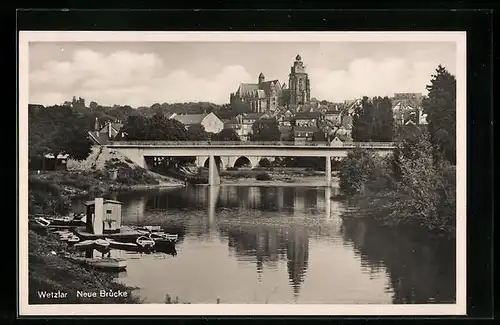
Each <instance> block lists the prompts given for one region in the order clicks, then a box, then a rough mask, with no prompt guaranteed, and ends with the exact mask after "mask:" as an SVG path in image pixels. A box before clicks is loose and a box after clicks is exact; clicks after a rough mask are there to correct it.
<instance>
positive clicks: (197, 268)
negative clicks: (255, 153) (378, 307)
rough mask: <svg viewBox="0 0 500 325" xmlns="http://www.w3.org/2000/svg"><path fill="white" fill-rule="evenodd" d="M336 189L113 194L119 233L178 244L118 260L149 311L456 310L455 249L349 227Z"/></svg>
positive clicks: (423, 238)
mask: <svg viewBox="0 0 500 325" xmlns="http://www.w3.org/2000/svg"><path fill="white" fill-rule="evenodd" d="M334 194H336V189H335V188H324V187H247V186H220V187H211V188H209V187H207V186H200V187H188V188H177V189H168V190H162V191H147V192H133V193H130V192H129V193H119V194H116V196H115V197H114V198H116V199H118V200H120V201H122V202H123V203H124V204H123V207H122V214H123V222H122V223H123V224H141V225H147V224H149V225H162V226H163V227H164V228H165V230H166V231H168V232H170V233H177V234H179V241H178V243H177V244H176V246H175V252H176V254H175V253H174V254H172V253H170V254H164V253H155V254H151V255H144V254H129V253H125V252H123V251H120V252H115V253H119V255H121V256H125V257H127V258H128V259H129V261H128V267H127V271H126V273H122V274H120V279H119V280H120V281H122V282H123V283H125V284H127V285H131V286H137V287H139V288H140V289H139V291H138V293H139V294H140V295H141V297H142V298H144V299H145V302H146V303H163V302H164V301H165V295H166V294H169V295H170V296H172V297H176V296H178V297H179V299H180V300H181V301H185V302H191V303H215V302H216V301H217V299H218V298H219V299H220V302H221V303H329V304H330V303H331V304H342V303H358V304H370V303H376V304H391V303H394V304H400V303H454V302H455V244H454V242H451V241H449V240H444V239H438V238H432V237H431V236H430V235H427V234H421V233H419V234H417V233H415V232H409V231H406V232H403V231H396V230H394V229H387V228H385V227H381V226H380V225H378V224H374V223H373V222H368V221H366V220H362V219H359V218H358V219H356V218H354V217H355V215H353V213H352V207H349V206H347V205H346V204H345V203H343V202H340V201H333V200H330V197H331V196H332V195H334Z"/></svg>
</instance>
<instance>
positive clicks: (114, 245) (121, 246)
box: [105, 238, 137, 250]
mask: <svg viewBox="0 0 500 325" xmlns="http://www.w3.org/2000/svg"><path fill="white" fill-rule="evenodd" d="M105 240H107V241H108V242H109V247H111V248H115V249H123V250H127V249H135V248H137V244H136V243H125V242H119V241H116V240H113V239H110V238H105Z"/></svg>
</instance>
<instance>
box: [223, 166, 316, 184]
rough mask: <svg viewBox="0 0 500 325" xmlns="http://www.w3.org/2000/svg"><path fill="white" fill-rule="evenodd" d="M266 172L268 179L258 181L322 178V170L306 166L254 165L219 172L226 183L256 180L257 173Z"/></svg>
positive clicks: (289, 181) (292, 181) (300, 180)
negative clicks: (253, 166) (248, 167)
mask: <svg viewBox="0 0 500 325" xmlns="http://www.w3.org/2000/svg"><path fill="white" fill-rule="evenodd" d="M263 174H267V175H268V176H269V179H261V180H260V181H271V180H272V181H278V182H286V183H295V182H303V181H304V180H310V181H313V182H317V181H321V180H324V177H325V172H324V171H315V170H312V169H308V168H281V167H256V168H252V169H231V170H225V171H221V172H220V173H219V175H220V177H221V178H222V180H224V181H226V183H230V182H231V181H238V180H250V179H253V180H256V178H258V176H259V175H263Z"/></svg>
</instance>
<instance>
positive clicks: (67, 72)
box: [30, 48, 441, 107]
mask: <svg viewBox="0 0 500 325" xmlns="http://www.w3.org/2000/svg"><path fill="white" fill-rule="evenodd" d="M363 53H366V51H365V52H363ZM352 57H353V58H352V59H349V60H347V61H344V62H345V64H343V65H342V66H341V67H340V66H338V65H337V66H336V67H334V66H331V65H330V66H329V65H325V64H320V63H319V62H318V60H316V62H314V60H312V58H311V60H312V61H310V62H309V64H307V66H308V72H309V76H310V79H311V97H316V98H318V99H326V100H331V101H344V100H346V99H354V98H356V97H360V96H364V95H366V96H385V95H389V96H390V95H392V94H393V93H394V92H422V93H425V92H426V90H425V86H426V85H427V84H428V83H429V81H430V79H431V75H432V74H433V73H434V70H435V68H436V67H437V66H438V64H440V63H441V62H439V61H438V58H439V57H440V56H439V55H432V56H430V58H429V55H427V56H424V55H422V56H421V57H420V58H409V57H407V56H400V55H393V57H388V56H384V57H380V56H374V55H372V56H367V57H357V58H356V57H355V56H352ZM434 58H436V59H434ZM182 61H186V62H188V63H187V64H184V65H181V63H179V62H182ZM246 61H248V62H250V63H248V62H247V64H251V63H252V62H254V61H253V59H252V58H247V60H246ZM246 61H245V60H243V59H242V64H244V62H246ZM221 62H222V61H216V60H214V58H210V56H198V57H197V59H195V60H194V61H193V60H189V59H186V60H183V58H180V59H179V60H174V59H172V58H170V59H167V58H165V57H164V56H161V57H160V56H159V55H158V54H157V52H150V53H148V52H146V53H144V52H140V51H137V52H134V51H127V50H120V51H110V52H109V53H105V52H102V51H94V50H91V49H88V48H86V49H81V48H80V49H75V50H74V51H73V52H72V53H71V55H70V56H68V57H66V58H65V59H64V61H63V60H61V59H60V60H59V61H58V60H55V59H52V60H49V61H45V62H44V63H43V64H41V65H38V66H39V67H38V68H36V69H34V70H33V71H31V72H30V102H31V103H39V104H43V105H54V104H61V103H63V102H64V101H66V100H70V99H71V98H72V97H73V96H77V97H78V96H79V97H83V98H85V99H86V100H87V102H90V101H96V102H98V103H99V104H102V105H114V104H121V105H131V106H133V107H137V106H150V105H152V104H154V103H164V102H170V103H173V102H189V101H209V102H213V103H218V104H223V103H227V102H229V94H230V93H231V92H234V91H236V89H237V87H238V85H239V83H241V82H255V81H256V74H255V71H251V73H250V72H249V70H248V65H247V66H243V65H238V64H235V65H227V64H226V65H224V64H222V63H221ZM306 63H307V62H306ZM284 64H285V65H286V63H284ZM273 67H274V66H273ZM277 77H278V78H279V76H277ZM284 77H285V79H287V78H286V73H285V76H284ZM280 79H281V78H280Z"/></svg>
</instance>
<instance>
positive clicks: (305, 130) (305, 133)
mask: <svg viewBox="0 0 500 325" xmlns="http://www.w3.org/2000/svg"><path fill="white" fill-rule="evenodd" d="M318 138H319V139H318ZM323 140H324V133H323V132H322V131H321V130H320V129H319V128H318V127H317V126H294V127H293V141H294V143H295V144H304V143H308V142H312V141H323Z"/></svg>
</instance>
